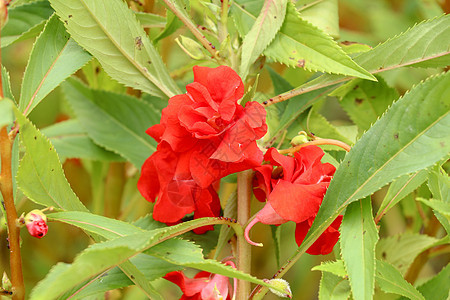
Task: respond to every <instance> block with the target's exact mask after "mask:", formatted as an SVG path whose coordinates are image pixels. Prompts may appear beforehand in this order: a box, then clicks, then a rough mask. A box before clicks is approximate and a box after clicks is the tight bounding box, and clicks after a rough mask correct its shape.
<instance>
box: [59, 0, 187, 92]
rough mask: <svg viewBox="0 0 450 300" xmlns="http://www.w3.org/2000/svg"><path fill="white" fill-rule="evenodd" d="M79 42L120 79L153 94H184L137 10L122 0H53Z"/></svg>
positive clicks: (113, 76)
mask: <svg viewBox="0 0 450 300" xmlns="http://www.w3.org/2000/svg"><path fill="white" fill-rule="evenodd" d="M50 3H51V4H52V6H53V8H54V9H55V11H56V13H57V14H58V16H59V17H60V18H61V20H62V21H63V22H64V23H65V24H66V27H67V30H68V32H69V33H70V35H71V36H72V38H73V39H74V40H75V41H77V43H78V44H80V45H81V46H83V47H84V48H85V49H86V50H87V51H89V52H90V53H91V54H92V55H93V56H95V57H96V58H97V59H98V61H99V62H100V63H101V65H102V66H103V68H104V69H105V71H106V72H107V73H108V74H109V75H110V76H111V77H112V78H113V79H115V80H117V81H119V82H120V83H123V84H125V85H126V86H130V87H132V88H135V89H139V90H142V91H144V92H147V93H150V94H152V95H157V96H161V97H163V96H164V95H166V96H168V97H172V96H174V95H176V94H180V90H179V89H178V87H177V85H176V84H175V82H174V81H173V80H172V78H171V77H170V76H169V73H168V71H167V68H166V66H165V65H164V63H163V61H162V60H161V57H160V56H159V54H158V52H157V51H156V49H155V47H154V46H153V44H152V43H151V42H150V40H149V39H148V37H147V34H146V33H145V31H144V29H143V28H142V27H141V25H140V24H139V22H138V21H137V19H136V16H135V15H134V14H133V12H132V11H131V10H130V9H129V8H128V7H127V4H126V3H125V2H123V1H121V0H108V1H106V0H89V1H88V0H50Z"/></svg>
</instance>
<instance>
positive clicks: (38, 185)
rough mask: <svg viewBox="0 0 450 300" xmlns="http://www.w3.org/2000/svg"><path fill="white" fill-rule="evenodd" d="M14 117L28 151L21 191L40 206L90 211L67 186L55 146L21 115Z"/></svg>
mask: <svg viewBox="0 0 450 300" xmlns="http://www.w3.org/2000/svg"><path fill="white" fill-rule="evenodd" d="M14 113H15V115H16V119H17V123H18V124H19V126H20V137H21V141H22V143H23V145H24V147H25V150H26V153H25V155H24V156H23V158H22V159H21V161H20V165H19V171H18V173H17V183H18V185H19V188H20V190H21V191H22V192H23V193H24V194H25V195H26V196H27V197H28V198H30V200H32V201H34V202H36V203H38V204H40V205H44V206H53V207H55V208H56V209H62V210H76V211H87V209H86V207H85V206H84V205H83V204H82V203H81V202H80V200H79V199H78V197H77V196H76V195H75V193H74V192H73V191H72V188H71V187H70V185H69V183H68V182H67V179H66V177H65V176H64V172H63V169H62V167H61V163H60V162H59V158H58V154H57V153H56V151H55V148H54V147H53V145H52V144H51V143H50V142H49V140H48V139H47V138H46V137H45V136H44V135H43V134H42V133H41V132H40V131H39V130H38V129H36V127H35V126H34V125H33V124H32V123H31V122H30V121H29V120H28V119H27V118H26V117H25V116H24V115H22V113H21V112H19V111H18V110H17V109H15V110H14ZM43 157H45V160H43V159H42V158H43Z"/></svg>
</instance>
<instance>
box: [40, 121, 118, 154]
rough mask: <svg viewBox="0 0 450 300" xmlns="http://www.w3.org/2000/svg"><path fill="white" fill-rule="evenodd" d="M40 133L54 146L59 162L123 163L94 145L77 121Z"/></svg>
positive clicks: (53, 126) (66, 122)
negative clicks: (96, 161) (78, 159)
mask: <svg viewBox="0 0 450 300" xmlns="http://www.w3.org/2000/svg"><path fill="white" fill-rule="evenodd" d="M41 132H42V133H43V134H44V135H45V136H47V137H48V138H49V139H50V142H51V143H52V144H53V146H55V149H56V152H58V155H59V157H60V159H61V160H64V159H65V158H85V159H91V160H99V161H123V160H124V159H123V158H122V157H121V156H120V155H117V154H115V153H113V152H110V151H107V150H106V149H104V148H102V147H100V146H98V145H97V144H95V143H94V142H93V141H92V139H91V138H90V137H89V136H88V134H87V132H86V130H84V129H83V128H82V126H81V124H80V122H79V121H78V120H75V119H73V120H68V121H64V122H60V123H55V124H53V125H51V126H48V127H45V128H44V129H42V130H41Z"/></svg>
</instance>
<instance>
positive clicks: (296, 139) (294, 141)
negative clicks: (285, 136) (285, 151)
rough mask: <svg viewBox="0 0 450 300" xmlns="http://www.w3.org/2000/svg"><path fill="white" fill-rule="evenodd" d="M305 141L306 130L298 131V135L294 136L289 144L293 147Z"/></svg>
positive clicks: (306, 139) (306, 138)
mask: <svg viewBox="0 0 450 300" xmlns="http://www.w3.org/2000/svg"><path fill="white" fill-rule="evenodd" d="M307 142H308V137H307V136H306V132H304V131H301V132H299V135H297V136H295V137H294V138H293V139H292V140H291V145H292V146H294V147H295V146H297V145H300V144H304V143H307Z"/></svg>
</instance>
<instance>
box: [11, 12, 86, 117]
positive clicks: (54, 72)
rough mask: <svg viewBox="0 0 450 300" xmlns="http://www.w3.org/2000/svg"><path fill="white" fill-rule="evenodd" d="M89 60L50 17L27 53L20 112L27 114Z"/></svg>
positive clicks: (56, 19)
mask: <svg viewBox="0 0 450 300" xmlns="http://www.w3.org/2000/svg"><path fill="white" fill-rule="evenodd" d="M90 59H91V55H90V54H89V53H87V52H86V51H84V50H83V48H81V47H80V46H78V44H77V43H75V41H74V40H72V39H70V38H69V34H68V33H67V32H66V30H65V28H64V25H63V24H62V23H61V22H60V21H59V20H58V17H57V16H56V15H54V16H53V17H51V18H50V20H48V22H47V24H46V25H45V28H44V31H43V32H42V33H41V35H40V36H39V37H38V38H37V39H36V43H35V44H34V46H33V49H32V50H31V54H30V59H29V61H28V65H27V68H26V69H25V73H24V76H23V81H22V89H21V93H20V101H19V109H20V111H22V112H24V114H25V115H28V114H29V113H30V112H31V111H32V110H33V108H34V107H36V105H38V104H39V102H40V101H41V100H42V99H44V97H45V96H47V95H48V94H49V93H50V92H51V91H52V90H53V89H54V88H56V87H57V86H58V85H59V84H60V83H61V82H63V81H64V80H65V79H66V78H67V77H69V76H70V75H71V74H73V73H75V72H76V71H77V70H78V69H79V68H81V67H82V66H83V65H85V64H86V63H87V62H88V61H89V60H90Z"/></svg>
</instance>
